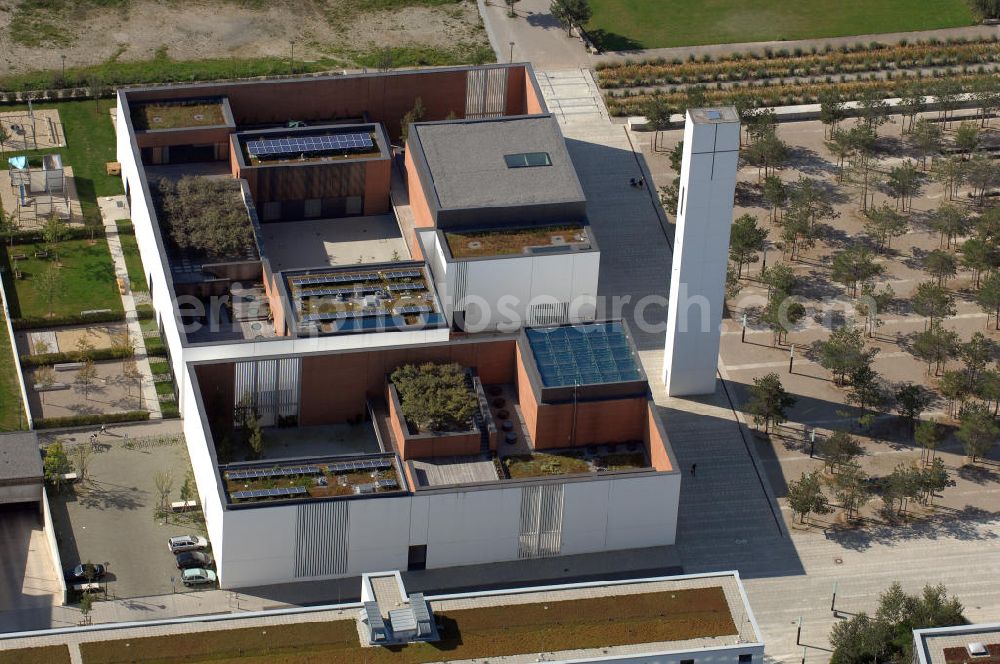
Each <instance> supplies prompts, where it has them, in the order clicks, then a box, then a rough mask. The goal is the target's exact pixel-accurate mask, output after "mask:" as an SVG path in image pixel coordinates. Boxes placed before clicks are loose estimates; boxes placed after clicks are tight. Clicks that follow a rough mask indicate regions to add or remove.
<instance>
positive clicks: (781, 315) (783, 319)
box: [760, 290, 806, 344]
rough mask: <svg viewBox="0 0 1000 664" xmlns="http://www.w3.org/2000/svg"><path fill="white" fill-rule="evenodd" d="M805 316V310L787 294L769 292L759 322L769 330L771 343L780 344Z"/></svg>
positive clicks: (783, 292)
mask: <svg viewBox="0 0 1000 664" xmlns="http://www.w3.org/2000/svg"><path fill="white" fill-rule="evenodd" d="M805 315H806V308H805V307H804V306H802V304H801V303H800V302H797V301H796V300H795V299H793V298H792V297H791V296H789V294H788V293H787V292H785V291H781V290H771V291H769V294H768V299H767V307H765V308H764V311H763V312H762V313H761V317H760V320H761V322H762V323H764V324H765V325H767V326H768V327H769V328H770V329H771V332H772V339H771V343H772V344H781V343H784V342H785V338H786V336H787V335H788V333H789V332H791V331H792V329H793V328H794V326H795V325H796V324H797V323H798V322H799V321H800V320H802V318H803V317H804V316H805Z"/></svg>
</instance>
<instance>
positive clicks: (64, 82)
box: [59, 55, 66, 86]
mask: <svg viewBox="0 0 1000 664" xmlns="http://www.w3.org/2000/svg"><path fill="white" fill-rule="evenodd" d="M59 57H60V58H62V84H63V85H64V86H65V85H66V56H65V55H60V56H59Z"/></svg>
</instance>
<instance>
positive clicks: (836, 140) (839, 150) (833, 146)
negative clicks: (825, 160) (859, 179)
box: [825, 129, 854, 180]
mask: <svg viewBox="0 0 1000 664" xmlns="http://www.w3.org/2000/svg"><path fill="white" fill-rule="evenodd" d="M825 145H826V149H827V150H829V151H830V154H832V155H833V156H834V157H836V158H837V179H838V180H843V178H844V161H845V160H846V159H847V158H848V157H850V156H851V155H852V154H854V145H853V144H852V142H851V134H850V133H849V132H848V131H846V130H844V129H833V130H831V131H830V139H829V140H828V141H826V143H825Z"/></svg>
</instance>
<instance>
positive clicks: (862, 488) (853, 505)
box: [833, 462, 871, 520]
mask: <svg viewBox="0 0 1000 664" xmlns="http://www.w3.org/2000/svg"><path fill="white" fill-rule="evenodd" d="M833 490H834V495H835V496H836V497H837V500H838V501H840V506H841V507H842V508H844V510H845V512H846V516H847V519H848V520H850V519H852V518H853V517H854V513H855V512H858V511H860V510H861V508H862V507H864V505H865V503H867V502H868V500H869V499H870V498H871V490H870V489H869V487H868V476H867V475H865V472H864V471H863V470H862V469H861V465H860V464H858V463H856V462H851V463H847V464H843V465H841V467H840V472H838V473H837V474H836V475H835V476H834V479H833Z"/></svg>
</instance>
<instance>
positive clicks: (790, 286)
mask: <svg viewBox="0 0 1000 664" xmlns="http://www.w3.org/2000/svg"><path fill="white" fill-rule="evenodd" d="M760 280H761V282H763V283H764V285H765V286H767V296H768V298H770V297H771V294H772V293H774V292H780V293H792V292H794V291H795V286H796V285H797V284H798V281H799V280H798V277H796V276H795V272H794V271H792V268H790V267H788V266H787V265H782V264H778V265H772V266H771V267H769V268H767V269H766V270H764V272H763V273H761V275H760Z"/></svg>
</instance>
